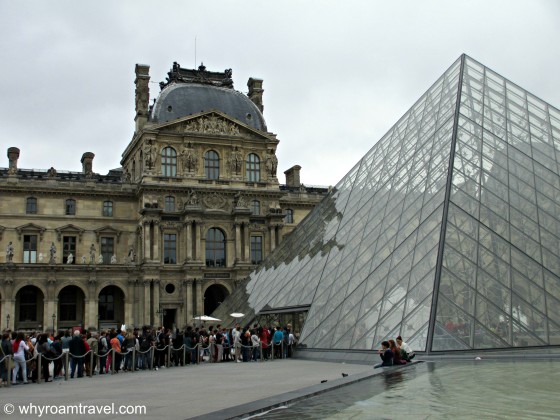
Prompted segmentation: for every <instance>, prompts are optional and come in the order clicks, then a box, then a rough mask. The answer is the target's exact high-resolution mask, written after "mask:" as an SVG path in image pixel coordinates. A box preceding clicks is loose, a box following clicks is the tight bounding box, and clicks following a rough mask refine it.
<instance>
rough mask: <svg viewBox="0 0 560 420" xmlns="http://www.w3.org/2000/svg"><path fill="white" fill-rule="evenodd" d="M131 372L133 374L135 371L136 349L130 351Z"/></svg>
mask: <svg viewBox="0 0 560 420" xmlns="http://www.w3.org/2000/svg"><path fill="white" fill-rule="evenodd" d="M131 370H132V371H133V372H134V371H135V370H136V347H134V348H133V349H132V367H131Z"/></svg>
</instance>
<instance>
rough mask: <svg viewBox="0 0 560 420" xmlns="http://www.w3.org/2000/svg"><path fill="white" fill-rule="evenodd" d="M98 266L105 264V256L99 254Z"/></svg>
mask: <svg viewBox="0 0 560 420" xmlns="http://www.w3.org/2000/svg"><path fill="white" fill-rule="evenodd" d="M97 264H103V254H99V257H97Z"/></svg>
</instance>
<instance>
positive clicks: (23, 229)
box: [16, 223, 47, 241]
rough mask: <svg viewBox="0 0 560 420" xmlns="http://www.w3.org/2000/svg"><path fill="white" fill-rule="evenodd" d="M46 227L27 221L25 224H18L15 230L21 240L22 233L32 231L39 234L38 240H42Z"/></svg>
mask: <svg viewBox="0 0 560 420" xmlns="http://www.w3.org/2000/svg"><path fill="white" fill-rule="evenodd" d="M46 230H47V228H45V227H43V226H39V225H36V224H35V223H27V224H25V225H21V226H18V227H17V228H16V232H17V233H18V236H19V240H20V241H21V237H22V236H23V234H24V233H34V234H38V235H39V240H41V241H42V240H43V234H44V233H45V231H46Z"/></svg>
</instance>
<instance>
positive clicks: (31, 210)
mask: <svg viewBox="0 0 560 420" xmlns="http://www.w3.org/2000/svg"><path fill="white" fill-rule="evenodd" d="M25 213H26V214H37V199H36V198H35V197H29V198H28V199H27V203H26V204H25Z"/></svg>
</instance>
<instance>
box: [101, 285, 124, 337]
mask: <svg viewBox="0 0 560 420" xmlns="http://www.w3.org/2000/svg"><path fill="white" fill-rule="evenodd" d="M97 314H98V321H99V322H98V324H99V325H98V326H97V327H98V328H100V329H109V328H117V329H118V328H120V327H121V325H122V324H124V292H123V291H122V290H121V289H120V288H119V287H117V286H107V287H104V288H103V289H101V292H99V303H98V305H97Z"/></svg>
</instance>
